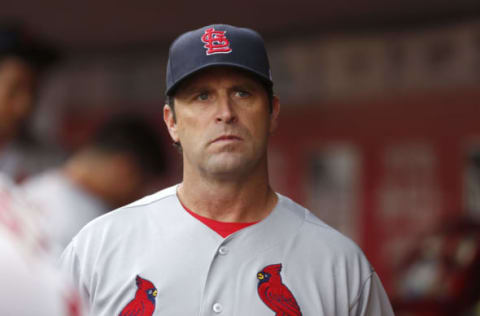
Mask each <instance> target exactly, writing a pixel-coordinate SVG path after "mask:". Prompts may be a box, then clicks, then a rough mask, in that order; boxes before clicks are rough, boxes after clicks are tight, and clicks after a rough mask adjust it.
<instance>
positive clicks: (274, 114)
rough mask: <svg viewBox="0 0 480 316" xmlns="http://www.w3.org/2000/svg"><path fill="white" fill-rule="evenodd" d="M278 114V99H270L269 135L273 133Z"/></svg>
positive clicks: (274, 97)
mask: <svg viewBox="0 0 480 316" xmlns="http://www.w3.org/2000/svg"><path fill="white" fill-rule="evenodd" d="M279 114H280V99H279V98H278V97H277V96H273V99H272V113H270V133H273V131H275V129H276V128H277V125H278V122H277V121H278V115H279Z"/></svg>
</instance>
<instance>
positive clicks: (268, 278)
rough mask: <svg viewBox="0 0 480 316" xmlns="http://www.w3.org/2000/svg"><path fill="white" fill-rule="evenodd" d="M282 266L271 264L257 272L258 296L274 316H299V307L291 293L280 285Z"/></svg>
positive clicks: (300, 313) (283, 285)
mask: <svg viewBox="0 0 480 316" xmlns="http://www.w3.org/2000/svg"><path fill="white" fill-rule="evenodd" d="M281 270H282V265H281V264H280V263H279V264H271V265H269V266H266V267H265V268H263V270H262V271H260V272H258V274H257V278H258V280H259V281H258V295H260V298H261V299H262V301H263V302H264V303H265V305H267V306H268V308H270V309H271V310H272V311H274V312H275V315H276V316H301V315H302V312H301V311H300V307H299V306H298V304H297V301H296V300H295V297H293V294H292V292H290V290H289V289H288V288H287V286H286V285H285V284H283V283H282V277H281V276H280V271H281Z"/></svg>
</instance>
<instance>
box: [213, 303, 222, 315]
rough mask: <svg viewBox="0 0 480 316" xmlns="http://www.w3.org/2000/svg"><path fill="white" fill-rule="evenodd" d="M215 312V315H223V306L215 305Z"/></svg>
mask: <svg viewBox="0 0 480 316" xmlns="http://www.w3.org/2000/svg"><path fill="white" fill-rule="evenodd" d="M213 311H214V312H215V313H221V312H222V311H223V306H222V304H220V303H215V304H213Z"/></svg>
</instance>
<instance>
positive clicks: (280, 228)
mask: <svg viewBox="0 0 480 316" xmlns="http://www.w3.org/2000/svg"><path fill="white" fill-rule="evenodd" d="M166 94H167V99H168V100H167V105H165V107H164V120H165V123H166V125H167V128H168V131H169V133H170V135H171V137H172V139H173V141H174V142H175V143H176V144H177V146H178V147H179V148H180V149H181V152H182V156H183V181H182V183H180V184H179V185H177V186H174V187H171V188H168V189H165V190H163V191H160V192H158V193H156V194H154V195H151V196H148V197H146V198H144V199H141V200H139V201H137V202H135V203H133V204H131V205H128V206H126V207H124V208H122V209H120V210H119V211H117V212H114V213H111V214H109V215H107V216H104V217H102V218H99V219H97V220H96V221H94V222H92V223H90V224H89V225H87V226H86V227H85V228H84V229H83V230H82V231H81V232H80V234H79V235H78V236H77V237H76V238H74V240H73V242H72V243H71V244H70V246H69V247H68V248H67V250H66V251H65V252H64V255H63V266H64V267H65V269H66V270H67V271H69V272H70V273H71V274H72V275H73V277H74V280H75V282H76V283H77V284H78V287H79V289H80V290H81V291H82V293H83V295H84V296H85V297H86V298H87V300H88V302H89V303H90V305H91V313H92V315H217V314H223V315H255V316H258V315H328V316H333V315H337V316H338V315H383V316H385V315H393V313H392V310H391V307H390V303H389V301H388V298H387V296H386V294H385V292H384V290H383V288H382V285H381V283H380V280H379V278H378V276H377V275H376V273H375V272H374V271H373V269H372V268H371V267H370V265H369V263H368V262H367V260H366V259H365V257H364V255H363V254H362V252H361V251H360V250H359V248H358V247H357V246H356V245H355V244H354V243H353V242H351V241H350V240H348V239H347V238H346V237H343V236H342V235H340V234H339V233H338V232H336V231H335V230H333V229H332V228H330V227H328V226H327V225H326V224H324V223H323V222H322V221H320V220H319V219H317V218H316V217H315V216H314V215H312V213H310V212H309V211H308V210H306V209H304V208H303V207H301V206H300V205H298V204H296V203H295V202H293V201H292V200H290V199H288V198H287V197H284V196H282V195H280V194H277V193H275V192H274V191H273V190H272V189H271V188H270V186H269V181H268V172H267V170H268V169H267V144H268V139H269V136H270V134H271V133H272V131H273V130H274V128H275V125H276V120H277V116H278V113H279V106H280V105H279V100H278V98H277V97H275V96H273V93H272V79H271V77H270V68H269V63H268V59H267V54H266V51H265V48H264V44H263V40H262V39H261V37H260V35H258V34H257V33H256V32H254V31H252V30H249V29H245V28H237V27H233V26H229V25H211V26H207V27H203V28H200V29H197V30H194V31H191V32H188V33H185V34H183V35H181V36H180V37H179V38H177V39H176V40H175V42H174V43H173V44H172V46H171V47H170V54H169V60H168V66H167V90H166Z"/></svg>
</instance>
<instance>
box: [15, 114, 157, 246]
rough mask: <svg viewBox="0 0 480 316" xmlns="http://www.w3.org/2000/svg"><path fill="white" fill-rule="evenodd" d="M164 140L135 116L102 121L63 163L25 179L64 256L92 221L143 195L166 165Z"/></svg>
mask: <svg viewBox="0 0 480 316" xmlns="http://www.w3.org/2000/svg"><path fill="white" fill-rule="evenodd" d="M164 164H165V158H164V154H163V151H162V147H161V142H160V140H159V139H158V135H157V133H156V131H155V130H154V129H153V127H151V126H149V124H148V122H147V121H146V120H144V119H142V118H140V117H136V116H131V115H130V116H119V117H116V118H113V119H111V120H110V121H108V122H107V123H106V124H105V125H104V126H102V127H101V128H100V129H99V130H98V131H97V133H96V134H95V135H94V136H93V138H92V140H91V141H90V142H88V143H87V144H86V145H85V146H84V147H82V148H81V149H80V150H79V151H77V152H75V153H74V154H73V155H72V156H71V157H70V158H69V159H68V160H67V161H66V163H65V164H64V165H62V166H61V167H58V168H56V169H52V170H49V171H47V172H44V173H42V174H40V175H38V176H35V177H32V178H30V179H29V180H27V181H26V182H25V183H24V184H22V188H23V189H24V191H25V195H26V197H27V198H28V199H29V200H30V201H31V202H32V203H33V204H34V205H35V207H36V209H38V211H39V212H40V218H39V221H41V222H42V226H44V227H45V228H46V231H48V233H49V239H51V240H53V241H54V242H53V243H52V244H53V245H55V247H57V249H54V250H53V251H54V252H55V253H57V254H58V255H60V252H61V251H62V250H63V248H64V247H65V246H66V245H67V244H68V243H69V242H70V240H71V238H72V237H73V236H74V235H75V234H76V233H78V231H79V230H80V229H81V228H82V227H83V226H84V225H85V224H86V223H88V222H89V221H90V220H92V219H94V218H95V217H97V216H99V215H102V214H103V213H105V212H107V211H109V210H112V209H114V208H117V207H120V206H122V205H124V204H127V203H130V202H132V201H134V200H136V199H138V198H139V197H141V196H143V195H144V194H145V193H147V192H146V190H148V188H149V187H150V184H151V183H152V181H155V180H157V179H158V178H159V177H160V176H161V173H162V171H163V169H164Z"/></svg>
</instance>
